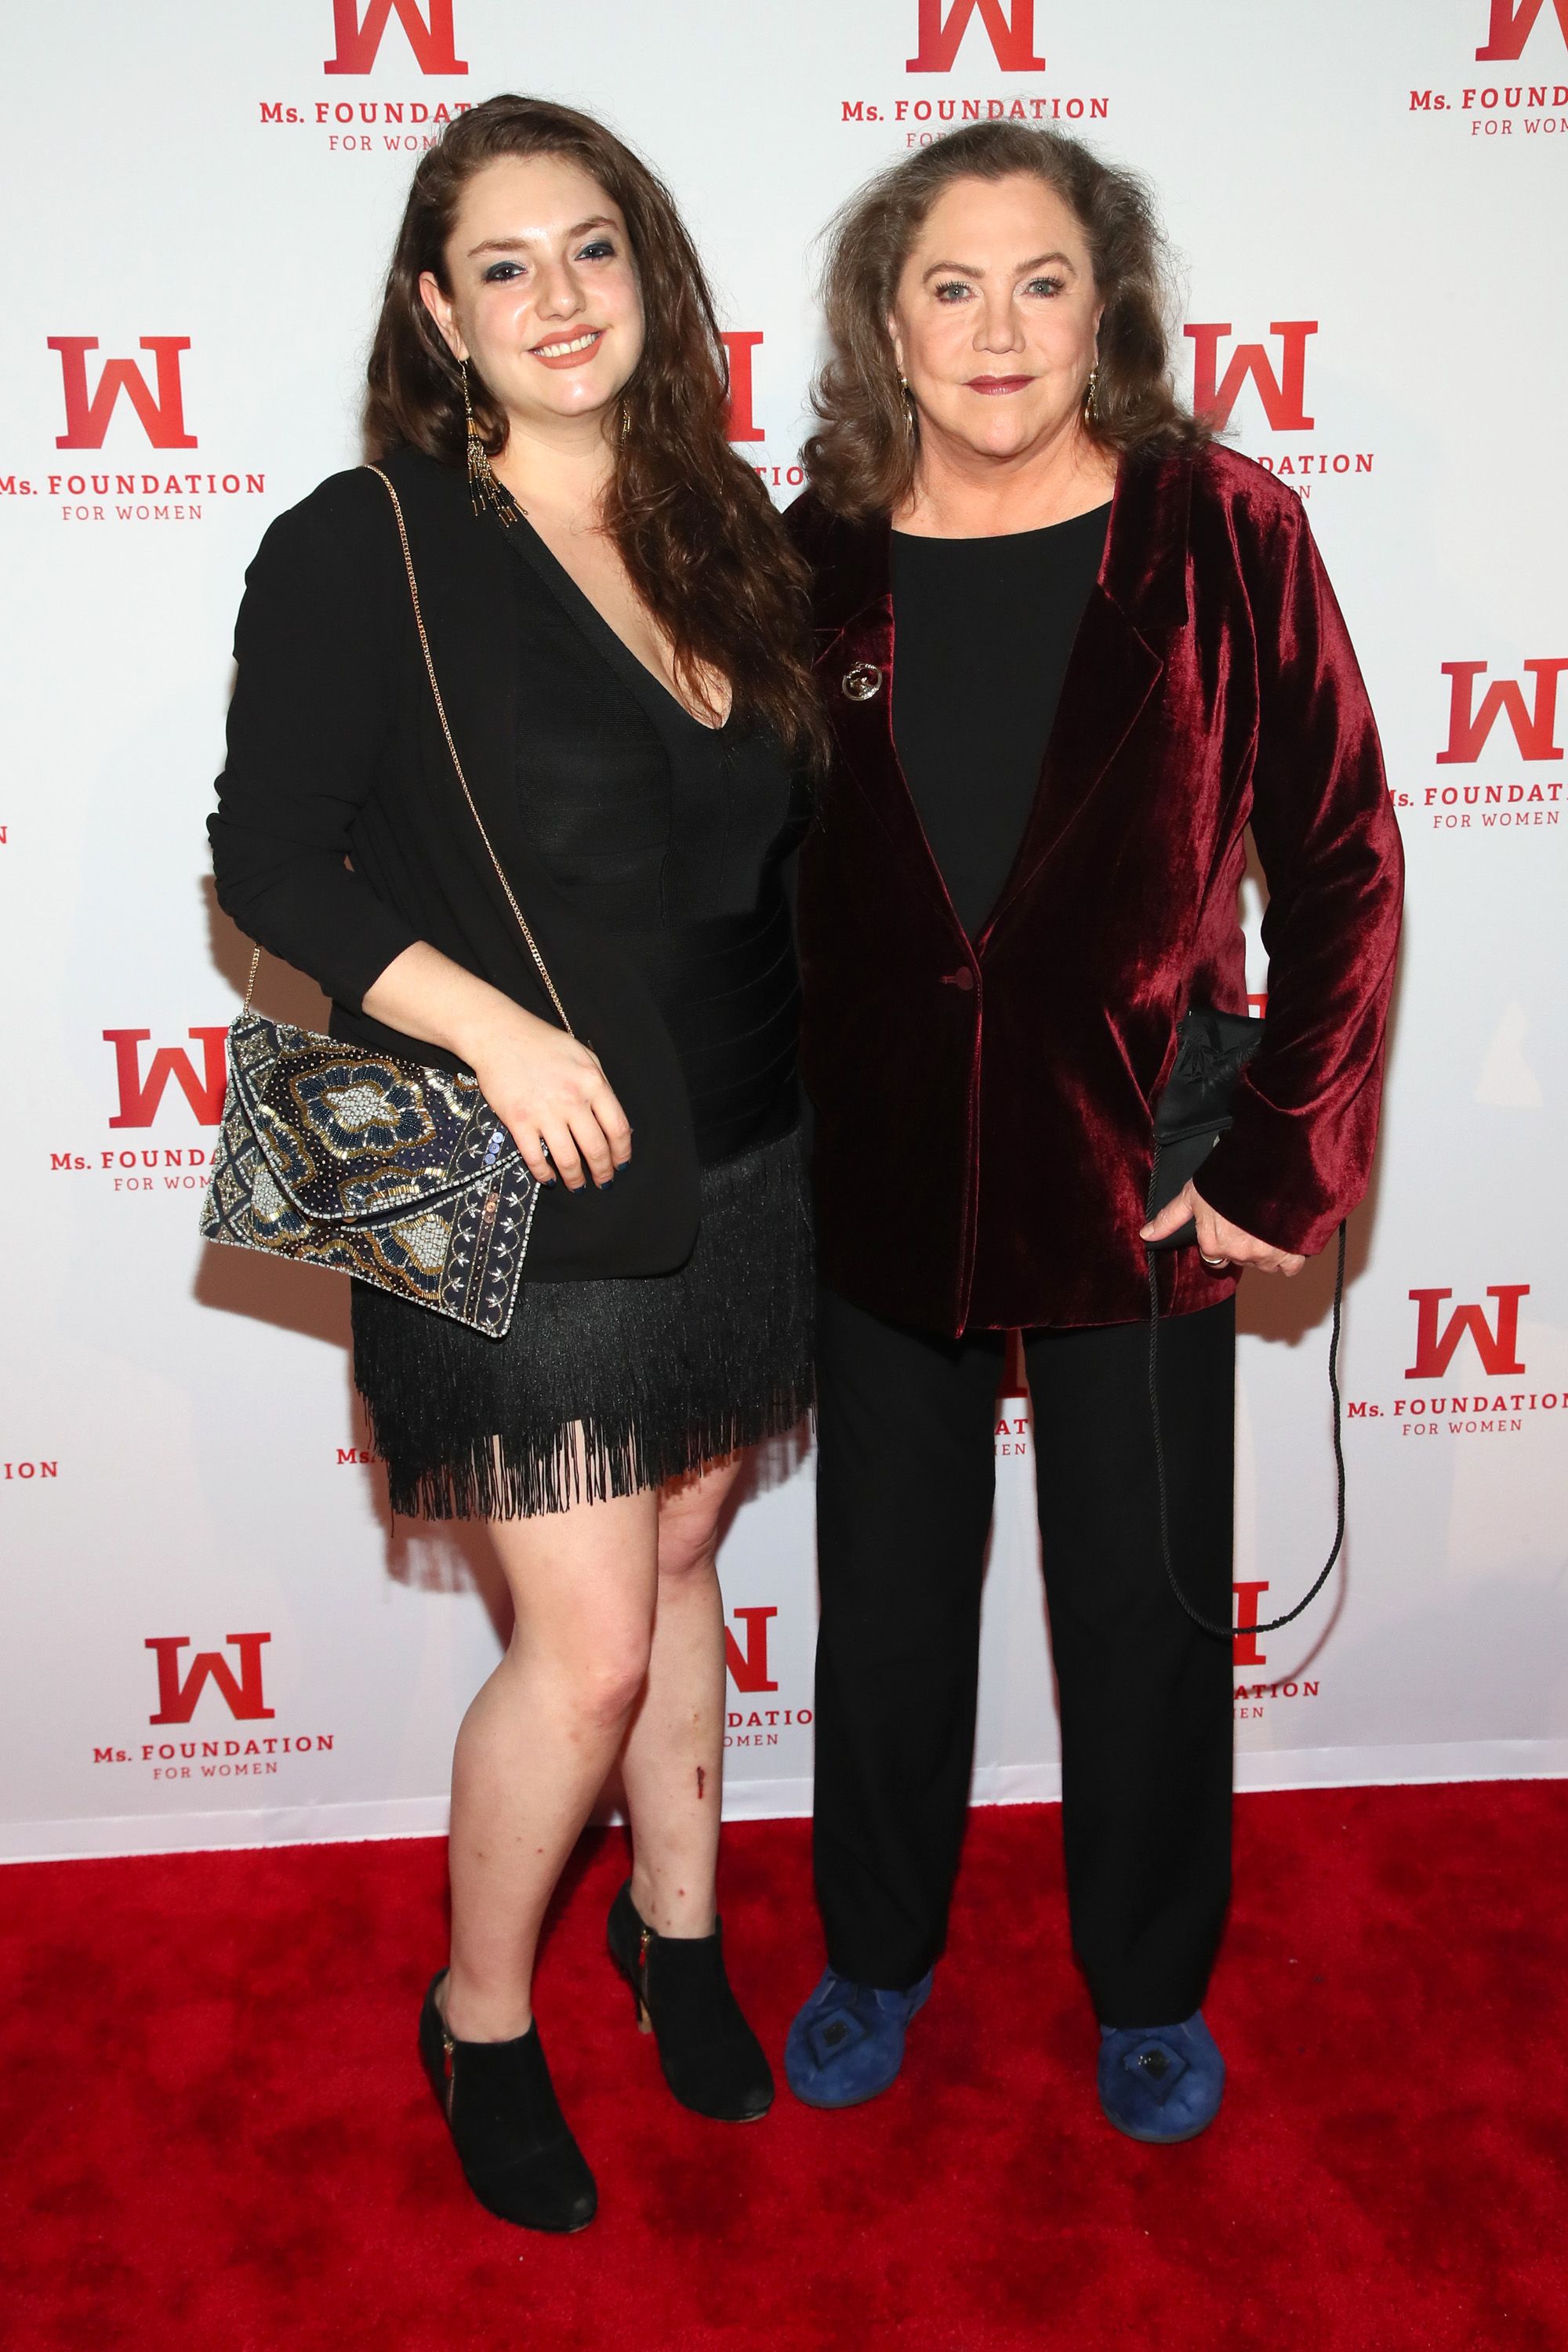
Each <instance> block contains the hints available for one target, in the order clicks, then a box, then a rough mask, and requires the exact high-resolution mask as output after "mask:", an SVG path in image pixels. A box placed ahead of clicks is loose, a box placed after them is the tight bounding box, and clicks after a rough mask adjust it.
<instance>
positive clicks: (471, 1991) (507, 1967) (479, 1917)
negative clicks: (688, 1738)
mask: <svg viewBox="0 0 1568 2352" xmlns="http://www.w3.org/2000/svg"><path fill="white" fill-rule="evenodd" d="M490 1533H491V1535H492V1537H493V1538H494V1540H495V1546H496V1550H497V1553H498V1555H499V1557H500V1564H501V1567H502V1570H504V1572H505V1575H506V1580H507V1583H508V1585H509V1586H510V1591H511V1597H512V1603H513V1606H514V1608H515V1610H516V1612H517V1622H516V1625H515V1628H514V1630H513V1633H512V1637H511V1643H510V1647H509V1648H508V1650H507V1654H506V1655H505V1657H504V1658H503V1659H502V1660H501V1662H500V1664H499V1665H498V1666H497V1668H496V1670H495V1672H494V1674H492V1675H491V1676H490V1678H489V1681H488V1682H487V1683H486V1684H485V1685H484V1687H483V1688H482V1689H481V1690H480V1691H479V1695H478V1696H477V1697H476V1698H475V1700H474V1702H473V1704H472V1706H470V1707H469V1709H468V1713H467V1715H466V1716H465V1717H463V1723H462V1727H461V1729H460V1730H459V1732H458V1745H457V1751H456V1754H455V1756H454V1758H453V1764H452V1828H451V1840H450V1868H451V1879H452V1962H451V1973H450V1975H449V1977H448V1979H447V1986H446V1999H445V2003H444V2006H445V2010H446V2015H447V2023H448V2025H449V2026H450V2028H451V2030H452V2032H454V2033H455V2034H456V2035H457V2037H458V2040H459V2041H461V2042H507V2041H510V2040H511V2039H512V2038H513V2037H514V2036H515V2035H517V2034H520V2033H526V2032H527V2031H528V2028H529V2024H530V2022H531V2018H532V2013H533V2012H532V2007H531V1999H530V1990H531V1979H532V1974H533V1958H534V1951H535V1948H536V1947H537V1944H538V1941H539V1931H540V1927H541V1925H542V1921H543V1917H544V1912H545V1907H546V1906H547V1904H548V1903H549V1900H550V1896H551V1894H552V1891H553V1889H554V1885H555V1882H556V1880H557V1879H558V1878H559V1877H560V1875H561V1872H562V1870H563V1867H564V1865H565V1862H566V1857H567V1855H568V1854H569V1853H571V1851H572V1848H573V1846H574V1843H576V1840H577V1837H578V1835H579V1834H580V1832H581V1831H582V1829H583V1826H584V1822H586V1821H587V1819H588V1816H589V1813H590V1812H591V1811H592V1809H593V1805H594V1801H595V1798H596V1797H597V1796H598V1793H599V1790H600V1789H601V1788H602V1787H603V1785H604V1782H605V1776H606V1775H607V1773H608V1772H609V1769H610V1767H611V1765H612V1764H613V1763H614V1761H615V1758H616V1750H617V1749H618V1748H619V1747H620V1745H621V1742H622V1740H623V1739H624V1738H625V1736H626V1723H627V1718H628V1717H629V1716H630V1714H631V1711H632V1709H633V1707H634V1706H636V1705H637V1697H638V1694H639V1692H641V1690H642V1689H643V1686H644V1683H645V1680H646V1677H647V1666H648V1656H649V1647H650V1641H651V1636H652V1626H653V1615H654V1595H655V1586H656V1578H657V1553H658V1496H656V1495H654V1494H653V1493H651V1492H647V1493H644V1494H640V1495H631V1496H623V1497H619V1498H616V1499H615V1500H613V1501H609V1502H604V1503H592V1504H579V1505H577V1506H576V1507H574V1508H573V1509H571V1510H569V1511H559V1512H549V1513H546V1514H542V1516H541V1517H537V1518H527V1519H496V1520H492V1521H491V1523H490ZM714 1811H715V1814H716V1813H717V1791H716V1790H715V1796H714Z"/></svg>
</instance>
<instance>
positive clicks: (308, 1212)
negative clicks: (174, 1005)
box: [202, 1013, 539, 1339]
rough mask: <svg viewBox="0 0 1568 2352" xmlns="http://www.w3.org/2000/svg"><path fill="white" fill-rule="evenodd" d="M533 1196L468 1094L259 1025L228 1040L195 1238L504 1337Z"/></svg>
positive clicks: (463, 1080) (387, 1061)
mask: <svg viewBox="0 0 1568 2352" xmlns="http://www.w3.org/2000/svg"><path fill="white" fill-rule="evenodd" d="M538 1198H539V1186H538V1183H537V1181H535V1179H534V1177H533V1176H532V1175H531V1172H530V1171H529V1169H528V1167H527V1165H526V1163H525V1162H524V1160H522V1157H521V1154H520V1152H519V1150H518V1149H517V1146H516V1144H515V1143H514V1142H513V1141H512V1139H511V1137H510V1135H509V1133H508V1132H507V1130H506V1129H505V1128H504V1127H503V1126H502V1124H501V1122H500V1119H499V1118H497V1116H496V1114H495V1112H494V1111H493V1110H492V1109H491V1108H490V1107H489V1103H488V1102H487V1101H486V1100H485V1098H484V1096H483V1095H482V1094H481V1093H480V1091H479V1084H478V1081H477V1080H476V1079H473V1078H468V1077H455V1076H448V1074H447V1072H445V1071H443V1070H434V1069H427V1068H426V1067H424V1066H421V1065H420V1064H419V1063H416V1062H405V1061H402V1060H399V1059H398V1058H396V1057H395V1055H386V1054H372V1053H369V1052H367V1051H365V1050H364V1049H363V1047H359V1046H354V1045H344V1044H342V1042H341V1041H340V1040H339V1039H337V1038H333V1037H323V1036H321V1035H320V1034H318V1033H317V1032H316V1031H315V1030H312V1029H297V1028H294V1027H293V1026H292V1025H291V1024H289V1023H287V1022H282V1021H268V1020H266V1019H263V1018H262V1017H261V1016H259V1015H258V1014H256V1013H247V1014H242V1015H241V1017H240V1018H239V1019H238V1020H237V1021H236V1022H235V1024H234V1025H233V1027H232V1028H231V1029H230V1031H229V1038H228V1093H227V1097H226V1100H225V1103H224V1113H223V1124H222V1126H221V1128H220V1129H219V1131H218V1139H217V1147H216V1150H215V1152H214V1155H213V1173H212V1181H211V1183H210V1185H209V1186H208V1188H207V1196H206V1200H205V1203H204V1204H203V1209H202V1233H203V1234H204V1236H205V1239H206V1240H208V1241H214V1242H231V1243H234V1244H237V1246H238V1247H240V1248H242V1249H258V1250H267V1251H269V1252H270V1253H271V1254H272V1255H274V1256H276V1257H286V1258H296V1259H300V1260H302V1261H303V1262H304V1263H305V1264H307V1265H321V1266H331V1267H335V1268H337V1269H339V1270H340V1271H341V1272H343V1273H345V1274H353V1275H357V1276H358V1277H359V1279H360V1280H361V1281H362V1282H370V1283H374V1285H375V1286H376V1288H377V1289H378V1290H390V1291H393V1292H395V1294H397V1295H398V1296H400V1297H405V1298H407V1299H409V1300H411V1301H412V1302H413V1303H414V1304H416V1305H417V1306H420V1307H433V1308H434V1309H435V1311H436V1312H437V1314H439V1315H448V1316H450V1317H451V1318H453V1319H454V1321H456V1322H459V1323H467V1324H469V1325H471V1326H472V1328H474V1329H475V1330H476V1331H479V1332H482V1333H483V1334H484V1335H485V1337H486V1338H488V1339H500V1338H502V1337H503V1336H504V1334H505V1333H506V1331H507V1329H508V1328H509V1326H510V1322H511V1318H512V1309H513V1307H514V1306H515V1304H516V1301H517V1287H518V1282H519V1278H520V1277H521V1273H522V1261H523V1255H524V1253H525V1251H526V1250H527V1247H528V1236H529V1230H530V1227H531V1224H532V1223H533V1212H534V1208H535V1205H536V1203H537V1202H538Z"/></svg>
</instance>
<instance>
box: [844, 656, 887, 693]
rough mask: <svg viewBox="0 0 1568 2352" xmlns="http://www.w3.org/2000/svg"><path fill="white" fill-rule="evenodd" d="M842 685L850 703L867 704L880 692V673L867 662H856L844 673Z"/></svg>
mask: <svg viewBox="0 0 1568 2352" xmlns="http://www.w3.org/2000/svg"><path fill="white" fill-rule="evenodd" d="M843 685H844V691H845V693H846V694H847V696H848V697H849V699H850V700H851V702H869V701H870V699H871V697H872V696H873V695H874V694H880V693H881V691H882V673H881V671H880V670H879V669H876V668H874V667H872V665H871V664H870V663H869V662H857V663H856V665H855V667H854V668H853V669H847V670H846V671H845V673H844V679H843Z"/></svg>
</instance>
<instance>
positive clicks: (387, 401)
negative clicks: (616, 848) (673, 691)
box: [364, 97, 822, 754]
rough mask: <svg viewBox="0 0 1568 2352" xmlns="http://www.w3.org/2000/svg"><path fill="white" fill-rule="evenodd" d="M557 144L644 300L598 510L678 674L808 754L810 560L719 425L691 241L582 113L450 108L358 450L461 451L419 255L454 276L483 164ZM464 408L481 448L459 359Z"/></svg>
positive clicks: (403, 263) (488, 104)
mask: <svg viewBox="0 0 1568 2352" xmlns="http://www.w3.org/2000/svg"><path fill="white" fill-rule="evenodd" d="M510 155H523V156H527V155H561V156H564V157H566V158H567V159H568V160H569V161H571V162H572V163H576V164H577V165H579V166H580V167H581V169H582V170H584V172H586V173H589V174H590V176H591V177H592V178H593V179H594V180H595V181H596V182H597V183H598V184H599V186H600V187H601V188H603V190H604V191H605V194H606V195H607V196H609V197H610V198H611V200H612V201H613V202H614V203H615V204H616V205H617V206H618V207H619V209H620V213H621V216H622V218H623V219H624V220H625V222H626V232H627V235H628V236H629V238H630V240H631V248H632V258H633V261H634V264H635V266H636V268H637V282H638V286H639V289H640V291H641V295H642V303H643V312H644V342H643V350H642V356H641V358H640V359H639V360H638V362H637V368H636V370H635V372H634V373H633V375H632V377H631V379H630V381H629V383H627V385H626V390H625V392H624V394H623V395H622V413H623V415H624V416H625V418H626V431H625V433H624V434H621V435H619V436H617V437H616V441H615V444H614V448H615V470H614V473H613V476H612V478H611V481H610V485H609V488H608V490H607V492H606V494H605V504H604V514H603V523H604V528H605V530H606V531H607V532H608V533H609V535H610V536H611V538H612V539H613V540H614V541H615V542H616V546H617V548H618V549H619V551H620V555H621V560H622V562H624V563H625V565H626V571H627V573H628V574H629V576H630V579H631V582H632V584H633V586H634V587H635V588H636V590H637V593H638V595H639V596H640V597H641V598H642V600H643V603H644V604H646V605H647V609H648V611H649V612H650V613H651V614H652V615H653V617H654V619H655V620H656V621H657V622H658V625H659V627H660V628H661V629H662V630H663V631H664V633H665V635H666V636H667V637H668V640H669V643H670V646H671V649H672V653H673V657H674V666H675V671H676V675H677V677H679V680H680V682H681V685H682V686H683V688H685V689H686V690H687V692H688V693H689V694H690V695H691V696H693V697H694V698H696V699H698V700H703V699H705V697H704V693H703V680H704V677H705V676H706V677H711V675H712V674H713V672H715V671H717V672H718V673H719V674H720V675H721V677H725V678H727V679H728V680H729V683H730V687H731V693H732V695H733V697H734V709H735V713H736V716H737V718H738V719H740V721H741V723H742V725H752V726H765V727H768V728H770V729H771V730H773V733H774V734H775V735H776V736H778V738H779V739H780V740H781V741H782V742H784V744H785V745H786V747H787V748H788V749H790V750H791V751H794V752H796V753H806V754H810V753H814V752H815V751H816V750H817V748H818V746H819V743H820V740H821V726H822V722H821V719H820V717H819V715H818V711H817V704H816V692H815V688H813V685H812V681H811V673H810V654H809V627H810V622H809V611H808V605H807V599H806V574H805V565H804V563H803V562H802V561H801V559H800V558H799V557H798V556H797V555H796V554H795V551H794V549H793V548H792V546H791V545H790V542H789V540H788V539H787V537H786V536H785V533H784V528H783V525H782V524H781V522H780V520H779V518H778V515H777V514H776V512H775V511H774V509H773V502H772V500H771V499H769V497H768V494H767V492H766V491H765V490H764V489H763V486H762V484H761V482H760V481H759V480H758V478H757V477H756V474H755V473H754V472H753V471H752V467H749V466H748V465H746V464H745V463H744V462H743V460H742V458H740V457H737V456H736V454H735V452H734V451H733V450H732V449H731V446H730V444H729V442H728V440H727V439H726V437H725V432H726V425H727V423H728V406H729V369H728V365H727V354H726V352H725V349H724V346H723V343H722V342H721V340H720V336H719V328H718V322H717V320H716V318H715V316H714V310H713V298H712V296H711V294H710V291H709V287H708V281H707V278H706V276H705V275H704V272H703V268H702V264H701V262H700V260H699V258H698V256H697V249H696V247H694V246H693V244H692V242H691V239H690V237H689V235H688V234H687V230H686V226H685V224H684V223H683V222H682V220H681V218H680V215H679V213H678V212H677V210H676V207H675V203H674V199H673V198H672V197H671V195H670V194H669V191H668V189H667V188H666V187H665V186H664V184H662V182H661V181H659V180H658V178H657V177H656V176H655V174H654V173H652V172H651V171H650V170H649V169H648V167H647V164H646V163H643V162H642V160H641V158H640V157H638V156H637V155H634V154H633V153H632V152H631V150H630V148H628V147H626V146H625V145H623V143H622V142H621V141H620V140H619V139H617V138H616V137H615V135H614V133H613V132H611V131H606V130H605V127H604V125H603V124H602V123H599V122H595V121H594V120H593V119H592V117H591V116H589V115H586V114H579V113H577V112H575V111H574V110H573V109H572V108H571V107H566V106H555V105H552V104H551V103H550V102H549V101H548V100H543V99H536V98H510V97H505V98H491V99H487V100H485V102H484V104H483V105H481V106H476V107H474V108H473V109H472V110H470V111H469V112H468V113H467V114H462V115H459V116H458V118H457V119H456V121H453V122H451V123H449V124H448V126H447V129H446V130H445V131H443V132H442V134H441V137H440V139H439V140H438V141H437V143H436V145H435V146H434V147H432V148H431V149H430V150H429V152H428V153H426V155H425V156H424V157H423V159H422V160H421V162H420V164H419V168H418V170H417V171H416V173H415V174H414V185H413V187H412V188H411V189H410V190H409V194H408V204H407V206H406V208H405V212H404V215H403V223H402V226H401V227H400V228H399V230H398V233H397V243H396V246H395V249H394V252H393V257H392V267H391V268H390V269H389V270H388V272H387V278H386V290H385V293H384V296H383V298H382V305H381V316H380V319H379V320H378V321H377V325H376V330H375V338H374V342H373V343H372V346H371V353H370V363H369V369H368V391H367V394H366V398H365V404H364V437H365V441H366V444H367V450H368V454H369V455H370V456H371V457H373V458H375V457H384V456H386V455H388V454H390V452H391V451H392V450H394V449H395V448H398V447H413V448H416V449H422V450H424V451H425V453H426V456H427V457H437V458H439V459H441V460H442V461H443V462H444V463H446V464H447V465H452V466H462V465H463V464H464V462H465V458H466V445H467V426H466V420H465V415H464V410H463V391H462V382H461V378H460V376H459V374H458V365H457V362H456V361H455V360H454V359H453V357H452V355H451V353H450V352H449V351H448V350H447V345H446V342H445V341H444V340H443V338H442V336H441V332H440V330H439V329H438V328H437V324H436V321H435V320H434V319H433V318H432V317H431V316H430V313H429V311H428V310H426V306H425V303H424V300H423V299H422V298H421V296H420V292H419V279H420V276H421V274H422V273H423V272H424V271H425V270H426V269H428V270H429V271H431V273H432V274H433V275H434V277H435V278H436V279H437V283H438V284H439V285H440V286H441V287H442V289H444V290H445V291H447V292H449V291H450V287H449V285H448V282H447V240H448V238H449V237H450V236H451V233H452V226H453V223H454V222H455V220H456V218H457V215H458V206H459V205H460V203H461V201H462V195H463V190H464V188H465V187H466V186H467V184H468V182H469V180H471V179H472V178H473V176H474V175H475V173H478V172H482V171H483V170H484V168H485V166H486V164H487V163H494V162H495V161H497V159H498V158H500V157H501V156H510ZM469 383H470V385H471V387H472V395H473V404H474V417H475V422H476V424H477V425H478V426H479V431H480V433H481V434H482V435H483V436H484V440H485V445H486V446H487V448H488V449H489V454H490V455H491V457H497V456H499V455H500V451H501V450H502V449H503V448H504V447H505V446H506V438H507V420H506V415H505V412H504V410H503V409H502V408H501V407H500V404H498V403H497V402H496V401H495V400H493V399H492V398H491V396H490V394H489V391H488V390H487V389H486V387H485V386H484V384H483V383H481V382H480V380H479V374H478V371H477V370H476V369H474V368H473V367H472V365H471V364H470V367H469Z"/></svg>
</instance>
